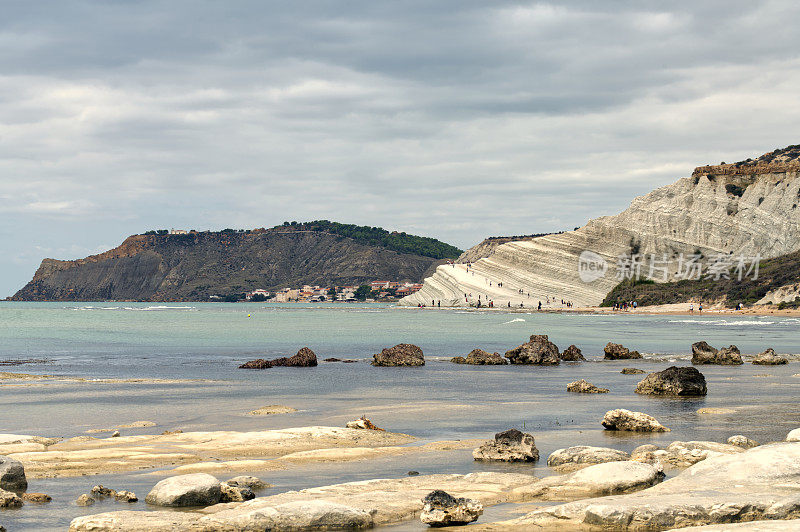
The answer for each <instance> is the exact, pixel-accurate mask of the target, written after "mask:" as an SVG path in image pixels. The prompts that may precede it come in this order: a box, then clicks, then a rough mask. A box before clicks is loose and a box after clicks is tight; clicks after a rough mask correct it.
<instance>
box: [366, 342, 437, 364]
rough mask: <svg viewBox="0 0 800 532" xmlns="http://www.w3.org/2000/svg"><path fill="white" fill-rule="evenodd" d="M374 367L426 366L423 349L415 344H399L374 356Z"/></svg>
mask: <svg viewBox="0 0 800 532" xmlns="http://www.w3.org/2000/svg"><path fill="white" fill-rule="evenodd" d="M372 365H373V366H424V365H425V357H424V356H423V355H422V349H420V348H419V347H418V346H416V345H414V344H397V345H396V346H394V347H387V348H385V349H383V350H381V352H380V353H377V354H375V355H372Z"/></svg>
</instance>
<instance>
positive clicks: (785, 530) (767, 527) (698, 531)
mask: <svg viewBox="0 0 800 532" xmlns="http://www.w3.org/2000/svg"><path fill="white" fill-rule="evenodd" d="M672 530H680V531H681V532H728V531H731V532H736V531H739V530H742V531H747V532H795V531H798V530H800V519H790V520H788V521H786V520H778V521H748V522H747V523H735V524H731V523H727V524H724V525H703V526H690V527H686V528H681V529H676V528H673V529H672Z"/></svg>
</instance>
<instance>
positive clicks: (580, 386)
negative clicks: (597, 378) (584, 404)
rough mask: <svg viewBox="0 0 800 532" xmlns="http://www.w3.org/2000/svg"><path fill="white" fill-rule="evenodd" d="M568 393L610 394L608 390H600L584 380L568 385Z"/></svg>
mask: <svg viewBox="0 0 800 532" xmlns="http://www.w3.org/2000/svg"><path fill="white" fill-rule="evenodd" d="M567 391H568V392H575V393H608V388H600V387H598V386H595V385H594V384H592V383H591V382H588V381H586V380H584V379H581V380H579V381H575V382H571V383H569V384H567Z"/></svg>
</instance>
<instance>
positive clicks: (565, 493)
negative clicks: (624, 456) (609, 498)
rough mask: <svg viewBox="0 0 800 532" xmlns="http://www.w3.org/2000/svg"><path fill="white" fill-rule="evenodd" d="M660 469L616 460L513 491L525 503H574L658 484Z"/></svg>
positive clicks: (660, 476) (553, 477)
mask: <svg viewBox="0 0 800 532" xmlns="http://www.w3.org/2000/svg"><path fill="white" fill-rule="evenodd" d="M663 477H664V475H663V473H662V472H661V471H660V469H659V468H657V467H654V466H652V465H650V464H645V463H641V462H627V461H616V462H606V463H602V464H594V465H589V466H588V467H586V468H584V469H581V470H579V471H576V472H574V473H570V474H567V475H555V476H552V477H545V478H543V479H542V480H541V481H540V482H537V483H535V484H530V485H528V486H524V487H521V488H517V490H515V492H516V493H515V494H516V495H523V497H522V498H523V499H524V500H531V499H534V498H535V499H544V500H575V499H581V498H585V497H598V496H602V495H614V494H618V493H632V492H634V491H639V490H643V489H645V488H649V487H650V486H653V485H655V484H657V483H658V482H661V480H662V479H663Z"/></svg>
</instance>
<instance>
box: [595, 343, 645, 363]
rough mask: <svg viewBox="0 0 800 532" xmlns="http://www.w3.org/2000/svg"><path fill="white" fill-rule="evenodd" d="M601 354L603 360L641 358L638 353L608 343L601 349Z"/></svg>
mask: <svg viewBox="0 0 800 532" xmlns="http://www.w3.org/2000/svg"><path fill="white" fill-rule="evenodd" d="M603 353H604V355H603V358H604V359H605V360H627V359H634V358H642V355H641V353H639V351H631V350H630V349H628V348H627V347H624V346H622V345H620V344H614V343H611V342H608V343H607V344H606V346H605V347H604V348H603Z"/></svg>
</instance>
